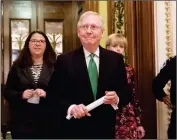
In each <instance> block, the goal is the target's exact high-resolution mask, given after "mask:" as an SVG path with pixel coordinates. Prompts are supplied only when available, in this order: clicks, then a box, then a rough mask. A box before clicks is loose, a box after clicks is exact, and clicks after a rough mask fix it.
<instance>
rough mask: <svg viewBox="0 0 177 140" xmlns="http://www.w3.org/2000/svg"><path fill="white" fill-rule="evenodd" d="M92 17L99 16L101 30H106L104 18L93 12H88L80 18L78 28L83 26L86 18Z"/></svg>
mask: <svg viewBox="0 0 177 140" xmlns="http://www.w3.org/2000/svg"><path fill="white" fill-rule="evenodd" d="M90 15H95V16H98V18H99V20H100V26H101V28H102V29H103V30H104V20H103V17H102V16H100V15H99V14H98V13H96V12H93V11H87V12H84V13H83V14H82V15H81V16H80V18H79V21H78V23H77V28H79V27H80V26H81V25H82V21H83V19H84V18H85V17H87V16H90Z"/></svg>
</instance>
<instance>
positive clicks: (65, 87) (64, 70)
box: [49, 47, 131, 138]
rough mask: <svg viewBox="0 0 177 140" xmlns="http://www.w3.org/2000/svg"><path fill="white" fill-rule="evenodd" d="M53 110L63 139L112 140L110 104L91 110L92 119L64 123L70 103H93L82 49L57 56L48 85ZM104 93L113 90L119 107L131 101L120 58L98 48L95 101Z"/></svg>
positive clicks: (112, 119) (85, 118)
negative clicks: (57, 115) (118, 99)
mask: <svg viewBox="0 0 177 140" xmlns="http://www.w3.org/2000/svg"><path fill="white" fill-rule="evenodd" d="M49 90H50V92H51V95H52V93H53V97H54V98H53V102H54V100H55V103H59V104H56V105H55V107H56V110H58V112H59V113H60V125H59V126H60V128H61V129H60V130H59V131H58V133H60V136H61V137H62V138H114V127H115V118H116V114H115V110H114V109H113V108H112V106H111V105H105V104H103V105H101V106H100V107H98V108H96V109H94V110H92V111H91V112H90V113H91V115H92V116H91V117H83V118H81V119H74V118H73V119H71V120H67V119H66V115H67V110H68V108H69V106H70V105H72V104H84V105H88V104H90V103H91V102H93V101H94V97H93V94H92V89H91V85H90V80H89V76H88V72H87V65H86V61H85V56H84V52H83V48H82V47H81V48H79V49H76V50H74V51H72V52H69V53H66V54H63V55H60V56H58V58H57V63H56V67H55V71H54V73H53V76H52V78H51V81H50V82H49ZM105 91H116V92H117V94H118V96H119V97H120V103H119V106H122V105H125V104H127V103H128V102H129V101H130V99H131V94H130V91H128V90H127V78H126V70H125V66H124V62H123V57H122V56H121V55H118V54H117V53H115V52H112V51H109V50H106V49H103V48H102V47H100V58H99V78H98V88H97V97H96V98H97V99H98V98H100V97H102V96H104V95H105Z"/></svg>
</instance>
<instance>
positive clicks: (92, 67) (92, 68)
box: [88, 53, 98, 99]
mask: <svg viewBox="0 0 177 140" xmlns="http://www.w3.org/2000/svg"><path fill="white" fill-rule="evenodd" d="M94 56H95V54H93V53H92V54H90V62H89V65H88V73H89V78H90V83H91V86H92V92H93V96H94V99H96V93H97V85H98V72H97V67H96V63H95V61H94V59H93V57H94Z"/></svg>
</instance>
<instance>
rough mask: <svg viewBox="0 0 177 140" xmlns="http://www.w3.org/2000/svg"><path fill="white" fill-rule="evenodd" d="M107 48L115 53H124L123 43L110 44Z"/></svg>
mask: <svg viewBox="0 0 177 140" xmlns="http://www.w3.org/2000/svg"><path fill="white" fill-rule="evenodd" d="M109 50H111V51H114V52H116V53H119V54H122V55H125V47H124V46H123V45H119V44H114V45H113V44H111V45H110V46H109Z"/></svg>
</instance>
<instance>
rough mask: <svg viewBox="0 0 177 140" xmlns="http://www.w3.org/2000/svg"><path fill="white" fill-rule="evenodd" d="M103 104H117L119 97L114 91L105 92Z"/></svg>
mask: <svg viewBox="0 0 177 140" xmlns="http://www.w3.org/2000/svg"><path fill="white" fill-rule="evenodd" d="M105 94H106V95H105V97H104V104H118V101H119V97H118V96H117V94H116V92H115V91H105Z"/></svg>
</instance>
